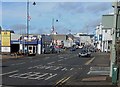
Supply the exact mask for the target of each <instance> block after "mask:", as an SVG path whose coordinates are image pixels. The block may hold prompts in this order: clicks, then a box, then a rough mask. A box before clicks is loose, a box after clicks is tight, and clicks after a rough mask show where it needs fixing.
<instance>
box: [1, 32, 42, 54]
mask: <svg viewBox="0 0 120 87" xmlns="http://www.w3.org/2000/svg"><path fill="white" fill-rule="evenodd" d="M6 33H7V34H8V35H7V36H6V35H5V34H6ZM6 37H7V38H6ZM5 39H7V40H5ZM0 42H1V52H2V53H18V52H22V53H26V51H27V48H28V51H29V52H33V53H35V54H41V35H32V34H30V35H29V37H27V36H26V35H20V34H15V33H14V32H13V31H11V30H2V33H1V34H0ZM8 43H9V44H8Z"/></svg>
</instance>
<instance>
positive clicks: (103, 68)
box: [71, 52, 118, 87]
mask: <svg viewBox="0 0 120 87" xmlns="http://www.w3.org/2000/svg"><path fill="white" fill-rule="evenodd" d="M93 56H94V60H93V61H92V62H91V63H90V64H89V65H87V66H86V67H89V69H88V70H86V71H85V70H83V72H82V73H84V74H86V73H87V74H86V75H84V76H82V75H81V76H80V77H78V80H76V81H77V82H76V81H75V82H72V83H71V84H75V85H81V86H80V87H118V86H117V85H113V84H112V79H111V77H110V76H109V75H110V53H102V52H97V53H93Z"/></svg>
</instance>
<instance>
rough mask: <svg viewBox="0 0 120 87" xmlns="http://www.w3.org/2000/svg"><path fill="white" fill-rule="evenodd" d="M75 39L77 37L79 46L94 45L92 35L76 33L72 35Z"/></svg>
mask: <svg viewBox="0 0 120 87" xmlns="http://www.w3.org/2000/svg"><path fill="white" fill-rule="evenodd" d="M74 36H75V37H79V42H80V46H85V45H94V41H93V39H94V35H93V34H86V33H77V34H75V35H74Z"/></svg>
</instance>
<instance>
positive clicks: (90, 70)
mask: <svg viewBox="0 0 120 87" xmlns="http://www.w3.org/2000/svg"><path fill="white" fill-rule="evenodd" d="M55 55H56V56H57V55H58V54H41V55H36V57H35V58H36V59H37V58H43V57H45V58H46V59H45V60H46V61H48V59H50V58H51V57H53V56H55ZM47 56H49V57H50V58H48V57H47ZM67 56H68V55H67ZM93 56H94V57H92V58H91V59H90V60H89V61H87V62H86V63H85V65H84V67H82V70H81V68H78V69H76V70H77V71H78V72H79V71H80V72H79V73H77V74H76V73H72V72H70V76H69V77H66V78H65V79H61V80H59V81H58V82H57V83H58V84H61V83H60V82H62V83H64V82H65V81H66V80H67V82H65V85H73V84H74V85H81V86H82V87H86V86H92V87H93V85H94V86H95V87H107V86H108V87H116V86H115V85H112V83H111V82H112V81H111V78H110V77H109V71H110V54H109V53H93ZM58 57H60V59H61V58H62V56H59V55H58ZM3 58H4V59H12V58H16V57H13V56H12V57H11V56H10V55H9V56H8V55H4V56H3ZM17 58H18V59H20V58H23V57H17ZM28 58H30V57H28ZM31 58H34V57H31ZM66 58H67V57H65V58H63V59H65V60H66ZM51 59H52V58H51ZM54 60H56V61H58V62H61V61H59V60H57V58H54ZM77 60H78V58H72V59H67V61H66V63H67V62H68V64H69V63H71V64H75V63H74V62H72V61H76V62H77ZM82 60H85V61H86V60H88V59H82ZM50 61H51V60H49V62H48V63H51V64H48V65H51V66H52V64H53V62H50ZM80 61H81V59H80ZM80 61H78V62H80ZM62 63H63V64H64V65H65V63H64V61H63V62H61V64H62ZM81 63H82V62H81ZM56 64H57V65H58V63H56ZM71 64H69V65H71ZM78 64H79V63H78ZM12 65H13V64H12ZM53 65H55V64H53ZM59 66H61V65H59ZM16 67H17V66H16ZM19 67H20V66H19ZM76 68H77V67H76ZM41 72H42V71H41ZM86 72H87V75H86ZM56 73H57V72H56ZM71 73H72V74H75V75H71ZM69 79H70V80H69ZM83 85H85V86H83Z"/></svg>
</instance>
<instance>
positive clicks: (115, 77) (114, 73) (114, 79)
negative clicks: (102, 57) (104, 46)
mask: <svg viewBox="0 0 120 87" xmlns="http://www.w3.org/2000/svg"><path fill="white" fill-rule="evenodd" d="M117 80H118V66H117V65H113V68H112V84H113V85H117Z"/></svg>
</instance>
